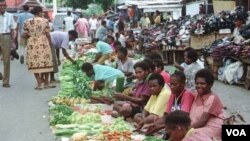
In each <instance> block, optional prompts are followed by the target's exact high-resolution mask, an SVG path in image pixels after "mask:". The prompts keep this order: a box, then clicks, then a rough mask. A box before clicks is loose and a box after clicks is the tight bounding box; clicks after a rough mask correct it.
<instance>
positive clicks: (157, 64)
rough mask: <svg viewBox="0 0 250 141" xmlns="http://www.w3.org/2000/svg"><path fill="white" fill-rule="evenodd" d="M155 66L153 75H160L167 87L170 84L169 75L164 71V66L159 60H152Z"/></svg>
mask: <svg viewBox="0 0 250 141" xmlns="http://www.w3.org/2000/svg"><path fill="white" fill-rule="evenodd" d="M154 64H155V73H159V74H161V76H162V77H163V78H164V81H165V83H166V84H167V85H169V84H170V75H169V73H167V72H166V71H165V70H164V64H163V61H162V60H160V59H156V60H154Z"/></svg>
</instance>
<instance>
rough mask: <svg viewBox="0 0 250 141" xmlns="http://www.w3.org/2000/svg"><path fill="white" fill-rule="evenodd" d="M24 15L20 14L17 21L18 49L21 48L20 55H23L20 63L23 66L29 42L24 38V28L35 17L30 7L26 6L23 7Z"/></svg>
mask: <svg viewBox="0 0 250 141" xmlns="http://www.w3.org/2000/svg"><path fill="white" fill-rule="evenodd" d="M23 10H24V12H23V13H20V14H19V16H18V20H17V28H16V31H17V35H18V36H17V37H18V47H19V53H20V55H21V57H20V63H21V64H23V63H24V50H25V47H26V45H27V40H26V39H25V38H23V36H22V35H23V26H24V22H25V21H26V20H27V19H30V18H32V17H33V15H32V14H31V13H30V12H29V6H28V5H24V6H23Z"/></svg>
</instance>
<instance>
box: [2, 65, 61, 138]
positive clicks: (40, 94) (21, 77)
mask: <svg viewBox="0 0 250 141" xmlns="http://www.w3.org/2000/svg"><path fill="white" fill-rule="evenodd" d="M2 66H3V64H2V62H0V69H1V71H2ZM10 83H11V88H3V87H1V86H0V112H1V114H0V140H1V141H53V140H54V137H53V135H52V133H51V130H50V128H49V123H48V106H47V105H48V102H47V101H48V100H49V99H50V98H51V97H53V96H54V95H56V93H57V91H58V89H59V87H57V88H54V89H47V90H42V91H37V90H34V87H35V85H36V83H35V78H34V76H33V75H32V74H31V73H29V72H28V71H27V67H26V65H21V64H20V63H19V62H18V61H12V64H11V82H10ZM1 85H2V83H1Z"/></svg>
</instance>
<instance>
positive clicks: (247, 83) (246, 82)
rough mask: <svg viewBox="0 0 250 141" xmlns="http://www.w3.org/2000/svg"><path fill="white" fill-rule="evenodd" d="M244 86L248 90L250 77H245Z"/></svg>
mask: <svg viewBox="0 0 250 141" xmlns="http://www.w3.org/2000/svg"><path fill="white" fill-rule="evenodd" d="M244 86H245V88H246V89H248V90H250V79H248V78H247V79H246V81H245V84H244Z"/></svg>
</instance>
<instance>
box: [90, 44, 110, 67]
mask: <svg viewBox="0 0 250 141" xmlns="http://www.w3.org/2000/svg"><path fill="white" fill-rule="evenodd" d="M92 44H93V46H94V47H96V49H97V51H98V53H97V54H96V57H95V60H94V63H98V64H104V62H105V60H108V59H110V55H111V54H112V52H113V49H112V47H111V46H110V45H109V44H108V43H105V42H103V41H99V39H93V40H92Z"/></svg>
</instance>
